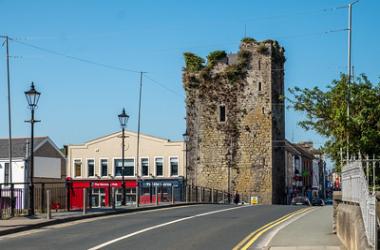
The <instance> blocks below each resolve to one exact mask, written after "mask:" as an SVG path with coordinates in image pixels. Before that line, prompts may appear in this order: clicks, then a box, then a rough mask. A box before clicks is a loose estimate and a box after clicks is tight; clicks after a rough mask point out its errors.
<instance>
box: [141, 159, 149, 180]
mask: <svg viewBox="0 0 380 250" xmlns="http://www.w3.org/2000/svg"><path fill="white" fill-rule="evenodd" d="M141 175H142V176H148V175H149V160H148V158H141Z"/></svg>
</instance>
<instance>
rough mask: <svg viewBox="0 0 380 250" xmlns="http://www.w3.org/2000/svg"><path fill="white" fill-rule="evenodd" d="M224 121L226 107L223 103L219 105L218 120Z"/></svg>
mask: <svg viewBox="0 0 380 250" xmlns="http://www.w3.org/2000/svg"><path fill="white" fill-rule="evenodd" d="M225 121H226V107H225V106H224V105H220V106H219V122H225Z"/></svg>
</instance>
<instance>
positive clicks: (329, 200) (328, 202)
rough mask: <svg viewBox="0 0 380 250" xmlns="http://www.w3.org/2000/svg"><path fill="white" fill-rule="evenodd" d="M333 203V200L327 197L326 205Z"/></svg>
mask: <svg viewBox="0 0 380 250" xmlns="http://www.w3.org/2000/svg"><path fill="white" fill-rule="evenodd" d="M332 204H333V200H332V199H326V200H325V205H332Z"/></svg>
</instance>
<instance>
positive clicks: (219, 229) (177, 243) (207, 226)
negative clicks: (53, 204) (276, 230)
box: [0, 205, 301, 250]
mask: <svg viewBox="0 0 380 250" xmlns="http://www.w3.org/2000/svg"><path fill="white" fill-rule="evenodd" d="M300 208H301V207H292V206H277V205H272V206H264V205H262V206H232V205H192V206H186V207H175V208H169V209H160V210H152V211H145V212H137V213H131V214H122V215H116V216H111V217H103V218H95V219H88V220H84V221H77V222H71V223H65V224H61V225H55V226H50V227H46V228H42V229H36V230H33V231H28V232H23V233H18V234H15V235H9V236H4V237H1V238H0V248H1V249H13V250H14V249H28V250H32V249H36V250H37V249H38V250H43V249H65V250H66V249H70V250H72V249H155V250H156V249H181V250H185V249H218V250H222V249H232V248H233V247H234V246H236V245H237V244H238V243H239V242H240V241H241V240H242V239H243V238H245V237H246V236H247V235H249V234H250V233H252V232H253V231H255V230H256V229H258V228H260V227H262V226H263V225H265V224H267V223H269V222H271V221H274V220H276V219H278V218H280V217H282V216H284V215H286V214H289V213H291V212H294V211H296V210H298V209H300Z"/></svg>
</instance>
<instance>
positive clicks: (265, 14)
mask: <svg viewBox="0 0 380 250" xmlns="http://www.w3.org/2000/svg"><path fill="white" fill-rule="evenodd" d="M348 2H349V1H338V0H321V1H299V0H289V1H282V0H277V1H276V0H268V1H259V0H250V1H249V0H246V1H244V0H234V1H222V0H218V1H211V0H210V1H204V0H198V1H174V0H172V1H153V0H152V1H147V0H141V1H100V0H92V1H90V0H86V1H73V0H72V1H69V0H68V1H47V0H46V1H42V0H40V1H38V0H36V1H26V0H25V1H16V0H0V24H1V25H0V34H2V35H6V34H8V35H9V36H11V37H13V38H15V39H16V41H11V43H10V51H11V56H12V58H11V84H12V87H11V88H12V89H11V91H12V111H13V114H12V118H13V135H14V136H28V135H29V131H30V129H29V126H28V124H25V123H24V120H25V119H28V117H29V113H30V112H29V110H28V109H27V105H26V100H25V97H24V91H25V90H27V89H28V88H29V85H30V82H31V81H34V82H35V84H36V87H37V88H38V90H40V91H41V92H42V95H41V98H40V103H39V108H38V110H37V112H36V117H37V118H38V119H41V120H42V122H41V123H39V124H37V125H36V134H37V135H41V136H42V135H49V136H50V137H51V138H52V139H53V140H54V141H55V142H56V143H57V145H58V146H62V145H63V144H76V143H82V142H84V141H87V140H90V139H93V138H95V137H99V136H103V135H105V134H108V133H112V132H115V131H117V130H119V123H118V119H117V114H118V113H120V112H121V110H122V108H123V107H125V108H126V110H127V112H128V113H129V114H130V117H131V118H130V120H129V123H128V128H129V129H131V130H137V111H138V84H139V74H137V73H134V72H129V71H123V70H114V69H110V68H105V67H100V66H96V65H93V64H88V63H83V62H79V61H75V60H72V59H69V58H67V57H64V56H57V55H54V54H51V53H46V52H44V51H41V50H38V49H35V48H33V47H30V46H26V45H25V43H26V44H28V45H35V46H39V47H42V48H45V49H49V50H52V51H56V52H59V53H62V54H64V55H68V56H75V57H79V58H83V59H88V60H92V61H95V62H98V63H103V64H107V65H112V66H117V67H122V68H125V69H132V70H135V71H141V70H142V71H147V72H149V73H148V74H147V76H148V77H149V79H148V78H144V86H143V105H142V121H141V131H142V132H143V133H147V134H152V135H157V136H160V137H164V138H170V139H173V140H179V139H182V133H183V132H184V131H185V120H184V117H185V107H184V91H183V89H182V67H183V64H184V63H183V57H182V53H183V52H185V51H191V52H194V53H197V54H199V55H201V56H206V55H207V54H208V53H209V52H210V51H213V50H226V51H227V52H235V51H237V49H238V45H239V42H240V40H241V38H242V37H243V36H244V30H245V27H246V34H247V36H250V37H254V38H256V39H257V40H263V39H268V38H271V39H276V40H278V41H279V42H280V43H281V45H283V46H284V47H285V49H286V57H287V62H286V66H285V68H286V71H285V87H286V88H289V87H293V86H300V87H313V86H319V87H322V88H324V87H325V86H326V85H327V84H329V83H330V82H331V80H332V79H335V78H338V77H339V74H340V72H346V69H347V32H330V33H326V32H329V31H331V30H340V29H344V28H346V27H347V9H345V8H343V9H342V8H338V9H337V8H335V7H339V6H344V5H346V4H347V3H348ZM379 9H380V1H377V0H361V1H360V2H359V3H358V4H356V5H355V6H354V12H353V13H354V22H353V56H352V60H353V65H354V66H355V73H361V72H365V73H366V74H367V75H368V76H369V78H370V79H371V80H373V81H377V80H378V77H379V75H380V70H379V64H378V60H379V59H378V58H379V55H380V47H379V46H378V45H379V44H380V34H379V26H380V21H379V18H378V13H379ZM0 55H1V60H0V121H1V122H0V137H6V136H7V134H8V126H7V102H6V98H7V95H6V71H5V49H4V48H1V49H0ZM151 79H153V80H154V81H152V80H151ZM302 117H303V114H300V113H295V112H294V111H292V110H287V112H286V136H287V138H288V139H290V140H293V141H301V140H313V141H314V142H315V144H316V147H319V146H321V143H322V142H323V139H322V138H320V137H319V136H318V135H316V134H314V133H312V132H305V131H303V130H302V129H300V128H299V127H297V121H299V120H300V119H302Z"/></svg>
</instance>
